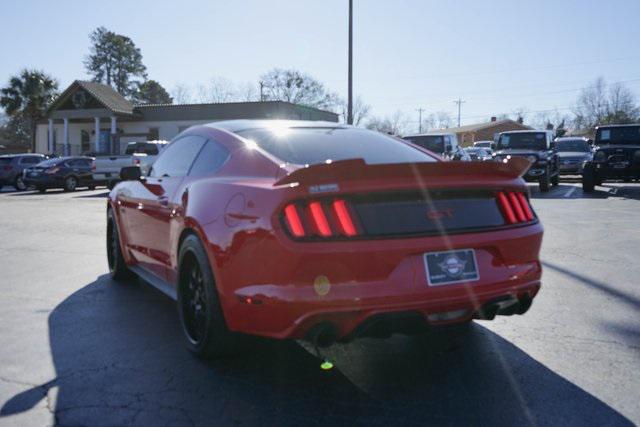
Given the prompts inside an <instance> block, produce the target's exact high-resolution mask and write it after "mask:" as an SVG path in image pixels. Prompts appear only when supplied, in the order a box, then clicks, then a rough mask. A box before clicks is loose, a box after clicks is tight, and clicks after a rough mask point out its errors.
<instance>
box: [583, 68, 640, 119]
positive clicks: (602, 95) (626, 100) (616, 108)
mask: <svg viewBox="0 0 640 427" xmlns="http://www.w3.org/2000/svg"><path fill="white" fill-rule="evenodd" d="M574 113H575V115H576V118H575V122H574V123H575V127H576V128H578V129H583V130H593V128H594V127H595V126H597V125H600V124H614V123H619V124H624V123H633V122H635V121H637V120H638V119H639V118H640V108H638V105H637V104H636V99H635V96H634V95H633V93H632V92H631V91H630V90H629V89H628V88H627V87H626V86H624V85H623V84H622V83H614V84H612V85H607V83H606V82H605V81H604V79H603V78H602V77H599V78H598V79H596V81H595V82H594V83H593V84H591V85H590V86H588V87H586V88H584V89H583V90H582V92H580V95H579V96H578V100H577V103H576V107H575V109H574Z"/></svg>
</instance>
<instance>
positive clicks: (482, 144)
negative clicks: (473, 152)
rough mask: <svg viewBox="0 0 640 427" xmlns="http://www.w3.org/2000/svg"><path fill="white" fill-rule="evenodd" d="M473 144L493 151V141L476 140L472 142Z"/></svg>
mask: <svg viewBox="0 0 640 427" xmlns="http://www.w3.org/2000/svg"><path fill="white" fill-rule="evenodd" d="M473 146H474V147H478V148H486V149H488V150H490V151H493V146H494V142H493V141H476V142H474V143H473Z"/></svg>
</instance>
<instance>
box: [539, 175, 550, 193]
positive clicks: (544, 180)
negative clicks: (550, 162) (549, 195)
mask: <svg viewBox="0 0 640 427" xmlns="http://www.w3.org/2000/svg"><path fill="white" fill-rule="evenodd" d="M550 186H551V181H550V180H549V172H548V171H547V172H545V174H544V175H542V176H541V177H540V191H542V192H543V193H546V192H547V191H549V187H550Z"/></svg>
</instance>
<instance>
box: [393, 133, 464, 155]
mask: <svg viewBox="0 0 640 427" xmlns="http://www.w3.org/2000/svg"><path fill="white" fill-rule="evenodd" d="M403 139H405V140H407V141H409V142H411V143H413V144H416V145H418V146H420V147H422V148H426V149H427V150H429V151H432V152H434V153H436V154H437V155H439V156H441V157H443V158H445V159H447V160H463V161H471V158H470V157H469V156H468V155H467V153H466V152H465V151H464V150H463V149H462V148H461V147H460V145H458V137H457V136H456V134H455V133H438V132H433V133H432V132H430V133H426V134H420V135H408V136H405V137H403Z"/></svg>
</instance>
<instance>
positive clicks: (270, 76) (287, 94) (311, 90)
mask: <svg viewBox="0 0 640 427" xmlns="http://www.w3.org/2000/svg"><path fill="white" fill-rule="evenodd" d="M260 81H261V82H262V83H263V85H264V91H265V97H266V100H270V101H286V102H291V103H293V104H301V105H306V106H309V107H315V108H323V109H334V108H335V107H336V106H338V105H340V98H339V97H338V96H337V95H336V94H334V93H332V92H329V91H328V90H327V89H326V88H325V87H324V85H323V84H322V83H320V82H319V81H318V80H316V79H314V78H313V77H311V76H310V75H308V74H305V73H303V72H301V71H298V70H283V69H280V68H274V69H273V70H271V71H269V72H267V73H265V74H263V75H262V76H261V77H260Z"/></svg>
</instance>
